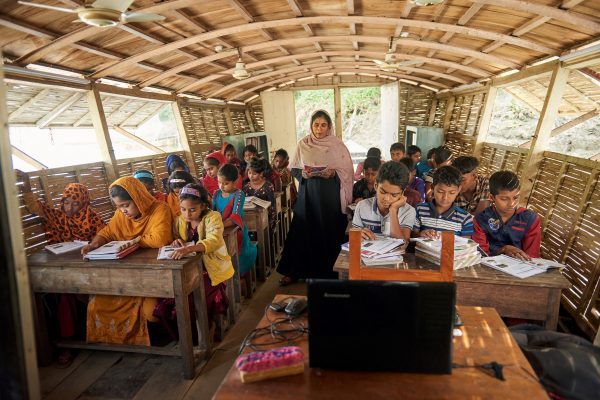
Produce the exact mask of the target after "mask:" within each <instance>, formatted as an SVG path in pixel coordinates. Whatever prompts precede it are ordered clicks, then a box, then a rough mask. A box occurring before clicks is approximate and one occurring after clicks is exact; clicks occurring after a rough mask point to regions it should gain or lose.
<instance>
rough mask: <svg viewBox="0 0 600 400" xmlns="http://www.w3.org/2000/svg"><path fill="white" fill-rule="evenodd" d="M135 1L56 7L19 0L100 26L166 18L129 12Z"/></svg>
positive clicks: (104, 0) (111, 0)
mask: <svg viewBox="0 0 600 400" xmlns="http://www.w3.org/2000/svg"><path fill="white" fill-rule="evenodd" d="M133 1H134V0H96V1H94V2H93V3H91V4H89V3H88V2H86V3H85V5H84V6H82V7H78V8H65V7H56V6H50V5H47V4H40V3H34V2H31V1H21V0H19V2H18V3H19V4H22V5H24V6H29V7H37V8H45V9H48V10H54V11H61V12H65V13H71V14H77V17H79V19H80V20H81V21H82V22H84V23H86V24H88V25H93V26H99V27H110V26H116V25H118V24H126V23H128V22H149V21H160V20H163V19H165V17H164V16H162V15H158V14H151V13H142V12H135V11H129V12H127V8H129V6H130V5H131V4H132V3H133Z"/></svg>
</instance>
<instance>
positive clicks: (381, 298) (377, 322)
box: [307, 279, 455, 374]
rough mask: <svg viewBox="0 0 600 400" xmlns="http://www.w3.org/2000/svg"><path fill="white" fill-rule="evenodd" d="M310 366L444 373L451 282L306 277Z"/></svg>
mask: <svg viewBox="0 0 600 400" xmlns="http://www.w3.org/2000/svg"><path fill="white" fill-rule="evenodd" d="M307 286H308V321H309V329H310V333H309V336H308V338H309V339H308V343H309V354H310V357H309V359H310V367H311V368H324V369H341V370H361V371H397V372H414V373H431V374H449V373H451V365H452V328H453V320H454V301H455V285H454V283H450V282H388V281H349V280H320V279H309V280H308V281H307Z"/></svg>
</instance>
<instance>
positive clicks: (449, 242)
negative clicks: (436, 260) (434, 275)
mask: <svg viewBox="0 0 600 400" xmlns="http://www.w3.org/2000/svg"><path fill="white" fill-rule="evenodd" d="M453 271H454V232H450V231H444V232H442V254H441V258H440V274H441V275H442V281H445V282H452V273H453Z"/></svg>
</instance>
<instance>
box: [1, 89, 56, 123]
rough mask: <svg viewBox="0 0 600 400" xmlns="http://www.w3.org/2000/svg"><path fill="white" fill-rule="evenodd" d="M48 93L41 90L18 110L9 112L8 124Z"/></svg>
mask: <svg viewBox="0 0 600 400" xmlns="http://www.w3.org/2000/svg"><path fill="white" fill-rule="evenodd" d="M49 92H50V89H42V90H40V91H39V92H38V93H37V94H36V95H35V96H33V97H31V98H30V99H29V100H27V101H26V102H25V103H23V104H21V105H20V106H19V108H17V109H16V110H15V111H13V112H11V113H10V115H9V116H8V122H11V121H14V120H15V119H16V118H17V117H19V116H20V115H21V114H23V113H24V112H25V111H27V109H29V107H31V106H32V105H33V104H35V102H37V101H40V100H41V99H43V98H44V97H46V95H47V94H48V93H49Z"/></svg>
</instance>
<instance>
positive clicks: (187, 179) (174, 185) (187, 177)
mask: <svg viewBox="0 0 600 400" xmlns="http://www.w3.org/2000/svg"><path fill="white" fill-rule="evenodd" d="M173 179H181V180H183V182H171V180H173ZM195 182H196V180H195V179H194V177H193V176H192V175H191V174H190V173H189V172H185V171H173V173H172V174H171V175H169V186H168V191H169V193H170V192H172V191H173V190H175V189H179V188H182V187H184V186H185V185H187V184H188V183H195Z"/></svg>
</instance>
